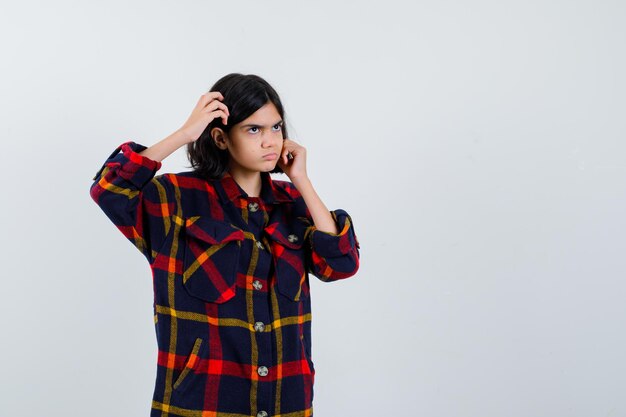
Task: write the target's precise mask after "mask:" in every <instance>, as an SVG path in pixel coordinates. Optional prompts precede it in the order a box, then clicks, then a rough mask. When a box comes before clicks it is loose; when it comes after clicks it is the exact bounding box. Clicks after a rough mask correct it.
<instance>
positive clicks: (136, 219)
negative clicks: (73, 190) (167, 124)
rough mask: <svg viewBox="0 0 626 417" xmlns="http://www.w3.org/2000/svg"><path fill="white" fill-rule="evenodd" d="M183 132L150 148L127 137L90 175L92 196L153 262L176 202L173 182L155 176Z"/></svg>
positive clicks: (178, 145)
mask: <svg viewBox="0 0 626 417" xmlns="http://www.w3.org/2000/svg"><path fill="white" fill-rule="evenodd" d="M184 140H185V136H184V134H183V133H181V132H180V131H177V132H175V133H173V134H172V135H170V136H168V137H167V138H165V139H163V140H162V141H160V142H159V143H157V144H155V145H153V146H152V147H150V148H146V147H145V146H143V145H141V144H138V143H135V142H132V141H127V142H124V143H122V144H121V145H120V146H118V147H117V148H116V149H115V150H114V151H113V153H111V155H110V156H109V157H108V158H107V160H106V161H105V162H104V164H103V165H102V167H101V168H100V170H99V171H98V172H97V173H96V175H95V176H94V177H93V181H94V182H93V183H92V184H91V186H90V190H89V192H90V195H91V198H92V199H93V200H94V201H95V202H96V204H98V206H99V207H100V208H101V209H102V211H103V212H104V213H105V214H106V215H107V217H109V219H110V220H111V221H112V222H113V224H115V226H116V227H117V228H118V229H119V230H120V231H121V232H122V234H123V235H124V236H125V237H126V238H127V239H128V240H129V241H130V242H131V243H132V244H133V245H134V246H135V247H137V249H139V251H141V252H142V254H143V255H144V256H145V258H146V259H147V260H148V261H149V262H150V263H151V264H152V263H153V262H154V260H155V258H156V256H157V255H158V250H159V249H160V248H161V246H162V245H163V243H164V242H165V239H166V237H167V235H168V234H169V231H170V229H171V226H172V224H171V215H172V214H173V213H175V210H176V204H175V198H174V192H173V186H172V184H171V183H169V181H167V179H166V178H165V177H163V176H158V177H155V174H156V172H157V171H158V170H159V169H160V168H161V165H162V163H161V160H162V159H164V158H165V157H167V156H168V155H170V154H171V153H172V152H174V151H175V150H176V149H177V148H178V147H180V146H181V143H185V142H184Z"/></svg>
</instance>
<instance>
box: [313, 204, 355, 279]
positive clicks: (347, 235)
mask: <svg viewBox="0 0 626 417" xmlns="http://www.w3.org/2000/svg"><path fill="white" fill-rule="evenodd" d="M330 214H331V216H332V217H333V220H334V221H335V225H336V226H337V231H338V233H337V234H335V233H330V232H324V231H321V230H318V229H317V228H316V227H315V225H314V223H313V221H312V220H309V223H310V225H309V227H308V229H307V239H308V243H309V247H310V251H307V252H308V254H309V256H310V259H309V260H308V261H309V262H308V264H309V266H308V270H309V272H311V273H312V274H313V275H315V276H316V277H317V278H319V279H320V280H322V281H337V280H340V279H344V278H348V277H351V276H353V275H354V274H356V272H357V271H358V269H359V261H360V253H359V248H360V247H361V246H360V245H359V241H358V239H357V236H356V233H355V231H354V224H353V223H352V218H351V217H350V215H349V214H348V213H347V212H346V211H345V210H343V209H336V210H330Z"/></svg>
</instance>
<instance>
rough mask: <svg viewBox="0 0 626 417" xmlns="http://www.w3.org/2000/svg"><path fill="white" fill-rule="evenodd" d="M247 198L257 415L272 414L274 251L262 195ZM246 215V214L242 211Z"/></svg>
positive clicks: (261, 416)
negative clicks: (253, 261)
mask: <svg viewBox="0 0 626 417" xmlns="http://www.w3.org/2000/svg"><path fill="white" fill-rule="evenodd" d="M242 198H244V200H245V205H244V207H245V210H247V213H245V216H243V217H244V218H247V224H248V232H249V233H251V234H252V235H253V236H254V243H253V244H254V245H255V246H256V250H257V254H258V258H257V265H256V268H255V269H254V276H253V277H252V291H253V296H252V297H251V299H252V304H253V305H252V314H253V317H252V321H253V322H252V323H251V324H252V326H253V328H254V336H255V345H256V347H257V349H256V350H257V368H256V372H257V373H258V375H259V378H258V381H259V382H258V390H257V393H258V394H257V410H258V411H257V414H256V415H257V417H265V416H269V411H270V410H271V407H272V406H273V402H274V397H275V392H274V387H273V384H272V383H271V381H272V380H273V378H272V377H271V375H270V372H272V370H273V364H274V363H273V361H274V359H273V358H274V357H275V356H276V355H275V354H274V352H273V343H272V333H271V326H268V323H271V321H272V315H271V303H270V301H271V300H270V292H269V282H270V277H271V274H272V269H273V261H272V254H271V253H270V251H269V248H268V247H267V245H266V244H264V243H263V240H262V236H263V229H264V228H265V226H266V225H267V219H268V212H267V210H266V206H265V204H264V203H263V201H262V200H261V198H260V197H249V196H248V197H242ZM242 215H243V213H242Z"/></svg>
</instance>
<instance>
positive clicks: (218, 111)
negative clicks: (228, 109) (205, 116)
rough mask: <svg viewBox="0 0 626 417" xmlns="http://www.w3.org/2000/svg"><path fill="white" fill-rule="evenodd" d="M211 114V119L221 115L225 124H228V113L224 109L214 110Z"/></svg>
mask: <svg viewBox="0 0 626 417" xmlns="http://www.w3.org/2000/svg"><path fill="white" fill-rule="evenodd" d="M209 114H210V115H211V120H213V119H216V118H218V117H221V118H222V121H223V122H224V124H228V123H227V122H228V115H227V114H226V113H224V111H223V110H213V111H212V112H210V113H209Z"/></svg>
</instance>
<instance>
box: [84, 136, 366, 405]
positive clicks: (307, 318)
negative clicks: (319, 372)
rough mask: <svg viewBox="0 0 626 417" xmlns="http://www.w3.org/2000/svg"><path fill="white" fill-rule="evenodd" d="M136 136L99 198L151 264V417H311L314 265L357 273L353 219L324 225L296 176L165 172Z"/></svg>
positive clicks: (115, 156) (319, 271) (105, 172)
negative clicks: (251, 186)
mask: <svg viewBox="0 0 626 417" xmlns="http://www.w3.org/2000/svg"><path fill="white" fill-rule="evenodd" d="M144 149H146V147H145V146H143V145H140V144H138V143H135V142H132V141H127V142H124V143H122V144H121V145H120V146H118V147H117V148H116V149H115V151H114V152H113V153H111V155H110V156H109V157H108V158H107V160H106V161H105V162H104V164H103V165H102V167H101V168H100V170H99V171H98V172H97V173H96V175H95V176H94V177H93V181H94V182H93V184H92V185H91V187H90V195H91V197H92V198H93V200H94V201H95V202H96V203H97V204H98V206H99V207H100V208H101V209H102V210H103V211H104V213H105V214H106V215H107V216H108V217H109V219H110V220H111V221H112V222H113V223H114V224H115V226H117V228H118V229H119V230H120V231H121V232H122V234H123V235H124V236H125V237H126V238H127V239H128V240H129V241H130V242H131V243H132V244H133V245H134V246H135V247H136V248H137V249H139V250H140V251H141V253H142V254H143V255H144V257H145V258H146V259H147V260H148V262H149V264H150V268H151V271H152V278H153V288H154V304H153V309H154V323H155V331H156V336H157V345H158V362H157V376H156V383H155V389H154V396H153V400H152V408H151V414H150V415H151V417H156V416H194V417H195V416H197V417H244V416H249V417H269V416H272V417H274V416H275V417H279V416H280V417H309V416H313V383H314V379H315V367H314V362H313V355H312V350H311V346H312V345H311V323H312V322H311V294H310V287H309V273H312V274H313V275H315V276H316V277H317V278H319V279H320V280H322V281H326V282H331V281H337V280H341V279H344V278H348V277H351V276H353V275H355V273H356V272H357V270H358V268H359V247H360V246H359V242H358V240H357V237H356V234H355V231H354V226H353V224H352V219H351V217H350V215H349V214H348V213H347V212H346V211H345V210H342V209H337V210H331V214H332V216H333V219H334V220H335V222H336V225H337V230H338V233H337V234H333V233H328V232H323V231H320V230H317V229H316V228H315V225H314V223H313V221H312V218H311V216H310V213H309V211H308V209H307V207H306V205H305V203H304V199H303V198H302V196H301V195H300V193H299V192H298V191H297V189H296V188H295V187H294V185H293V184H292V183H291V182H289V181H280V180H273V179H272V178H271V177H270V174H269V173H267V172H263V173H261V177H262V183H263V186H262V191H261V195H260V196H259V197H250V196H248V195H247V194H246V193H245V191H244V190H243V189H241V187H240V186H239V185H238V184H237V183H236V182H235V181H234V179H233V178H232V177H231V176H230V175H229V174H226V175H225V176H224V177H223V178H222V179H220V180H210V179H205V178H202V177H201V176H200V175H199V174H197V173H196V172H195V171H186V172H180V173H177V174H173V173H166V174H162V175H156V172H157V171H158V170H159V169H160V168H161V162H158V161H154V160H152V159H149V158H146V157H144V156H142V155H140V154H139V153H140V152H141V151H143V150H144Z"/></svg>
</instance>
